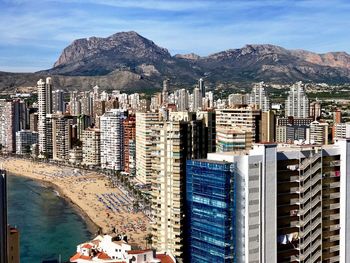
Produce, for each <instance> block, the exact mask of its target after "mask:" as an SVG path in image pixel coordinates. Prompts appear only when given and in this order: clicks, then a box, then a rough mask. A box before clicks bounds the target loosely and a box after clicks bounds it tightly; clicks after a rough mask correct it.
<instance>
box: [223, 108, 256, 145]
mask: <svg viewBox="0 0 350 263" xmlns="http://www.w3.org/2000/svg"><path fill="white" fill-rule="evenodd" d="M260 120H261V110H256V109H253V108H250V107H238V108H232V109H218V110H216V142H217V143H218V141H219V140H221V139H223V141H222V142H223V143H225V140H226V139H229V141H227V142H228V143H229V144H231V146H232V147H233V148H235V147H234V146H235V139H239V144H238V146H239V147H238V149H242V146H241V143H242V142H243V141H245V143H246V147H244V148H248V147H250V146H251V145H252V143H253V142H259V141H260V137H259V136H260V133H259V130H260V128H259V124H260ZM219 130H220V131H221V133H220V134H221V135H223V136H222V137H220V138H219V137H218V135H220V134H219V132H218V131H219ZM225 134H226V135H225ZM236 135H239V136H238V137H237V136H236ZM225 138H226V139H225ZM232 147H229V148H232ZM216 150H219V147H218V145H217V148H216ZM231 150H233V149H231Z"/></svg>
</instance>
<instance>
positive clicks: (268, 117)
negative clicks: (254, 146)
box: [260, 110, 276, 142]
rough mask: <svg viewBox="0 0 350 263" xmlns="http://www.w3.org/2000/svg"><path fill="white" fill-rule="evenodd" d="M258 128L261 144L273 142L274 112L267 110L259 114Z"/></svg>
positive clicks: (274, 128)
mask: <svg viewBox="0 0 350 263" xmlns="http://www.w3.org/2000/svg"><path fill="white" fill-rule="evenodd" d="M260 128H261V131H260V140H261V142H274V141H275V130H276V120H275V112H274V111H271V110H269V111H266V112H262V113H261V123H260Z"/></svg>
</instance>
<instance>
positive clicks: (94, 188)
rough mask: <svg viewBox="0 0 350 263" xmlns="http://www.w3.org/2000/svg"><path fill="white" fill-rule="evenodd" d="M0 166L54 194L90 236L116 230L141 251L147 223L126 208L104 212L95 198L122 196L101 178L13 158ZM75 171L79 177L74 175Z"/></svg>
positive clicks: (61, 167) (145, 218)
mask: <svg viewBox="0 0 350 263" xmlns="http://www.w3.org/2000/svg"><path fill="white" fill-rule="evenodd" d="M0 162H1V163H2V164H3V167H4V169H6V170H7V171H8V172H9V173H10V174H13V175H15V176H21V177H26V178H29V179H31V180H34V181H37V182H39V183H40V184H42V185H43V186H44V187H48V188H51V189H52V191H57V192H58V193H59V195H60V198H63V199H64V200H65V201H67V202H68V203H69V205H71V206H72V207H73V208H74V209H75V210H76V211H77V212H78V214H79V215H80V216H81V217H82V220H84V222H85V223H86V224H87V227H88V230H89V232H91V233H92V234H93V235H94V234H97V233H98V232H101V233H106V234H111V233H112V229H117V231H118V233H121V234H127V235H128V237H129V243H130V244H132V245H134V246H136V247H140V248H142V247H143V245H144V243H145V242H144V238H145V236H146V235H147V233H148V228H149V220H148V219H147V217H146V216H144V215H143V214H141V213H138V214H134V213H132V212H129V211H128V210H126V207H125V208H124V210H119V211H118V212H113V211H109V210H108V211H107V209H106V208H105V207H103V205H102V203H100V202H99V200H98V199H97V198H96V196H102V195H104V194H106V195H110V194H111V193H113V194H114V195H117V196H120V195H121V196H123V194H122V192H121V191H120V190H119V189H116V188H111V187H109V186H108V181H107V179H106V178H105V177H104V176H102V175H101V174H98V173H96V172H92V171H85V170H79V169H72V168H71V167H66V166H58V165H54V164H46V163H39V162H34V161H32V160H27V159H21V158H16V157H7V158H3V157H0ZM77 171H78V173H79V175H75V174H74V173H76V172H77ZM118 194H119V195H118ZM122 209H123V208H122ZM139 226H142V227H139ZM140 228H141V229H142V231H140Z"/></svg>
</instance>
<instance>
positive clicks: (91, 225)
mask: <svg viewBox="0 0 350 263" xmlns="http://www.w3.org/2000/svg"><path fill="white" fill-rule="evenodd" d="M8 173H9V174H10V176H11V175H13V176H18V177H22V178H28V179H30V180H33V181H34V182H37V183H38V184H40V185H41V186H42V187H45V188H48V189H50V190H51V191H52V192H57V193H58V195H57V196H58V197H59V198H61V199H63V200H64V201H65V202H67V204H68V205H70V206H71V207H72V209H73V210H74V211H75V212H76V213H77V214H78V215H79V216H80V217H81V219H82V220H83V221H84V222H85V224H86V226H87V229H88V231H89V232H90V233H91V234H92V235H94V237H95V236H96V235H97V234H98V233H99V231H101V230H102V229H101V227H100V226H98V225H97V224H96V223H95V222H94V221H93V220H92V219H91V218H90V216H89V215H88V214H87V213H86V212H85V211H84V210H83V209H82V208H81V207H80V206H79V205H78V204H76V203H74V202H73V201H72V199H71V198H70V197H69V196H67V195H65V194H64V193H63V191H62V189H61V188H60V187H59V186H58V185H56V184H54V183H52V182H49V181H45V180H42V179H38V178H32V177H30V176H27V175H23V174H19V173H14V172H12V171H10V170H8Z"/></svg>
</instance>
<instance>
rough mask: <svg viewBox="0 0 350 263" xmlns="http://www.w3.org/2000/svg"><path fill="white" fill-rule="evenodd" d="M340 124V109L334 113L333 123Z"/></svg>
mask: <svg viewBox="0 0 350 263" xmlns="http://www.w3.org/2000/svg"><path fill="white" fill-rule="evenodd" d="M341 122H342V112H341V110H340V109H337V110H336V111H335V112H334V123H341Z"/></svg>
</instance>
